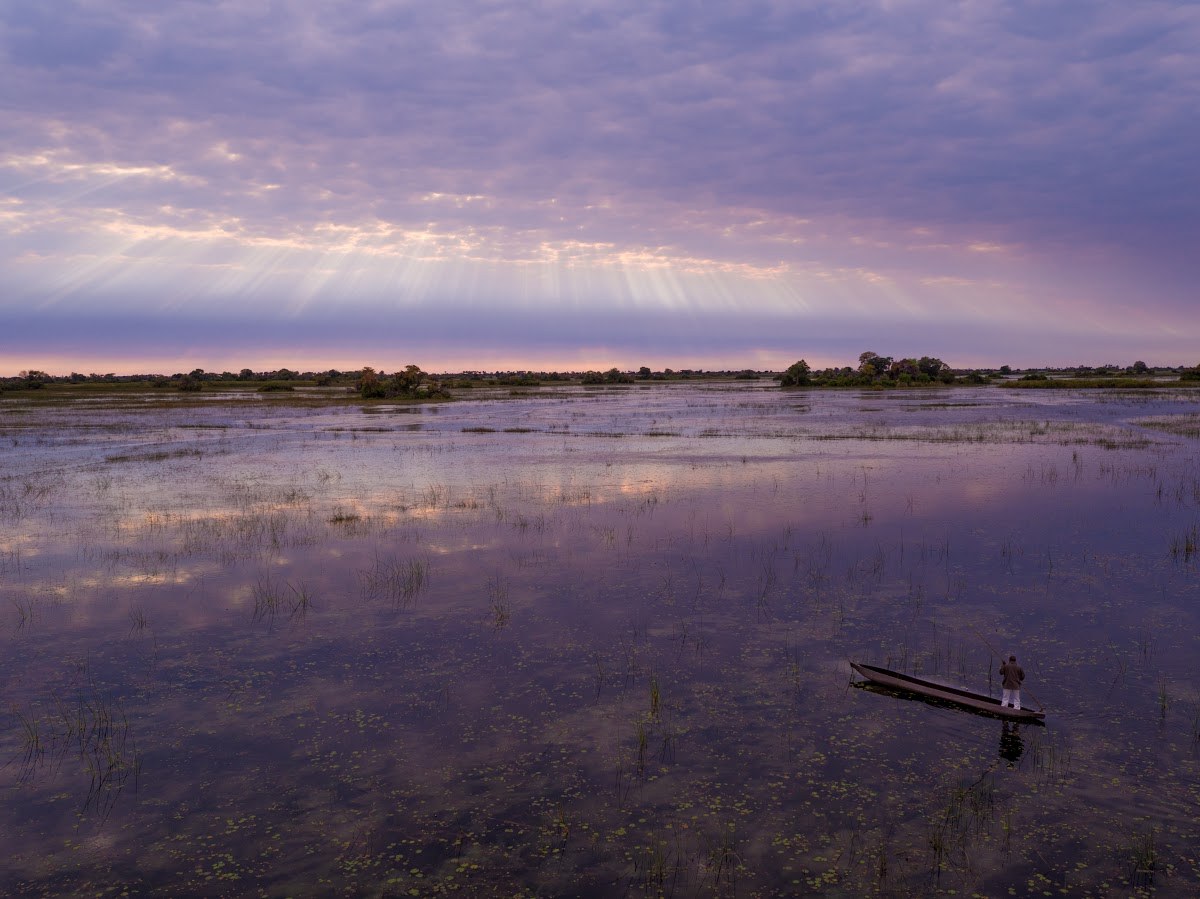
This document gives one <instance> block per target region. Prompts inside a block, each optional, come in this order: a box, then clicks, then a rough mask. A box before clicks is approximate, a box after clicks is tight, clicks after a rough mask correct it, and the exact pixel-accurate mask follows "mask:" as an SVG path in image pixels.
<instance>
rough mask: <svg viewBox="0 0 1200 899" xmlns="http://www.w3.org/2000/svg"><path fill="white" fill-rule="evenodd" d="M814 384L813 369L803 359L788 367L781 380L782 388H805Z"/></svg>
mask: <svg viewBox="0 0 1200 899" xmlns="http://www.w3.org/2000/svg"><path fill="white" fill-rule="evenodd" d="M811 383H812V369H811V368H809V367H808V363H807V362H806V361H805V360H803V359H801V360H800V361H799V362H793V363H792V364H791V365H789V366H788V368H787V371H785V372H784V373H783V377H782V378H780V379H779V386H780V387H805V386H807V385H809V384H811Z"/></svg>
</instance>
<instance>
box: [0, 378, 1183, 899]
mask: <svg viewBox="0 0 1200 899" xmlns="http://www.w3.org/2000/svg"><path fill="white" fill-rule="evenodd" d="M30 399H32V397H31V396H28V395H25V396H22V395H14V394H9V395H6V396H4V397H3V398H2V399H0V639H2V640H3V646H4V653H3V656H2V659H0V684H2V685H3V707H2V708H0V716H2V720H3V727H2V729H0V765H3V767H0V828H2V831H3V833H4V834H5V835H6V840H5V843H6V853H5V856H4V858H3V859H2V860H0V892H3V893H5V894H43V893H54V894H58V893H63V894H88V895H93V894H109V893H119V892H120V890H121V888H123V887H128V888H130V889H131V891H133V892H140V893H154V892H157V893H160V894H162V895H178V894H179V893H199V894H208V895H242V894H246V895H254V894H264V895H295V894H310V895H312V894H317V895H340V894H364V895H410V894H411V895H437V894H443V893H458V894H462V895H471V894H503V895H514V894H522V895H523V894H537V895H555V896H557V895H584V896H587V895H594V896H601V895H613V894H634V895H642V894H649V895H658V894H666V895H677V896H692V895H739V896H754V895H783V894H789V893H795V892H823V893H826V894H830V895H847V896H858V895H865V894H877V895H897V896H905V895H930V894H934V893H938V892H945V893H951V892H957V893H958V894H964V893H965V894H971V893H972V892H977V893H980V894H984V895H998V894H1008V893H1009V890H1010V889H1011V890H1012V891H1013V893H1015V894H1016V895H1026V894H1036V895H1042V894H1044V893H1045V892H1047V891H1048V892H1049V894H1052V895H1057V894H1062V893H1064V892H1065V893H1067V894H1071V895H1097V896H1099V895H1110V894H1117V895H1130V894H1135V893H1147V894H1148V893H1151V892H1153V893H1154V894H1156V895H1181V896H1183V895H1193V894H1195V893H1196V892H1197V891H1198V890H1200V850H1198V848H1197V847H1200V824H1198V823H1197V813H1198V811H1200V679H1198V676H1197V674H1196V666H1195V658H1196V656H1197V649H1198V648H1200V647H1198V646H1197V643H1198V635H1200V579H1198V576H1197V565H1198V564H1200V555H1197V554H1196V541H1197V527H1198V525H1200V464H1198V462H1197V450H1198V448H1200V439H1198V438H1197V437H1196V436H1195V435H1196V434H1197V433H1198V432H1200V395H1197V394H1194V393H1186V392H1176V393H1172V392H1165V391H1164V392H1160V393H1156V394H1154V395H1151V394H1148V393H1144V392H1143V393H1138V394H1134V395H1129V394H1106V395H1100V394H1098V393H1048V392H1029V391H1025V392H1013V391H1007V390H1003V389H999V388H980V389H955V390H946V391H923V392H914V393H907V394H904V393H888V394H878V393H859V392H814V393H784V392H782V391H779V390H778V389H777V388H775V387H774V386H773V385H770V384H769V383H767V382H762V383H759V384H744V383H743V384H738V385H703V386H696V385H686V384H683V385H653V386H651V387H646V388H643V387H633V388H624V389H615V390H599V391H594V390H582V389H580V390H575V391H572V390H565V391H558V392H546V393H531V394H529V395H527V396H518V397H508V396H504V397H500V396H494V397H489V396H488V395H486V394H478V395H476V396H475V397H474V398H472V399H470V400H468V401H463V402H457V403H454V404H450V405H441V406H436V407H435V406H430V407H425V408H416V409H414V408H401V407H373V408H371V409H366V410H364V409H359V408H336V407H321V406H314V407H311V408H310V407H303V406H297V405H295V404H291V405H289V404H288V403H287V401H283V402H279V401H273V400H271V399H269V398H260V397H249V398H243V399H240V400H236V401H235V400H233V399H228V398H227V401H221V400H220V399H219V398H217V397H214V396H211V395H209V396H201V397H200V398H197V399H194V400H193V399H185V398H173V397H172V398H166V399H168V400H169V402H168V403H167V404H166V405H165V406H164V405H163V402H162V401H163V399H164V398H163V397H162V396H160V395H158V394H155V395H153V396H149V397H148V398H147V399H146V400H145V401H141V400H133V401H131V400H122V401H120V402H108V403H104V402H100V403H84V402H80V403H77V404H74V405H71V406H65V407H64V406H53V405H45V404H43V405H36V404H34V405H31V404H30ZM1010 651H1011V652H1015V653H1017V654H1018V655H1019V657H1020V659H1021V661H1022V663H1023V665H1024V666H1025V669H1026V671H1027V672H1028V680H1027V682H1026V685H1027V690H1026V691H1025V693H1024V701H1025V703H1026V704H1029V705H1034V706H1037V705H1043V706H1044V707H1045V708H1046V710H1047V725H1046V726H1045V727H1036V726H1029V725H1026V726H1024V727H1020V728H1015V729H1014V728H1012V727H1011V726H1006V725H1004V724H1002V723H1001V722H1000V721H997V720H993V719H990V718H985V717H977V716H973V715H970V714H967V713H963V712H958V711H952V710H947V709H942V708H936V707H933V706H930V705H926V704H924V703H920V702H911V701H905V700H903V699H898V698H895V697H892V696H886V695H879V694H876V693H873V692H870V691H868V690H863V689H855V688H853V687H851V686H850V682H851V680H852V678H851V670H850V667H849V664H848V660H851V659H855V660H859V659H861V660H863V661H868V662H873V663H877V664H884V665H889V666H891V667H897V668H903V669H905V670H908V671H913V672H918V673H926V674H934V675H937V676H939V677H942V678H944V679H946V680H947V681H949V682H953V683H962V684H965V685H968V686H972V687H975V688H979V689H989V688H990V689H993V690H995V691H998V689H999V682H998V678H997V677H996V676H995V675H994V674H993V673H992V672H993V670H994V669H995V668H996V666H997V665H998V664H999V660H998V657H997V655H996V653H1004V654H1007V653H1008V652H1010Z"/></svg>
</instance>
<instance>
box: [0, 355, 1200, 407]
mask: <svg viewBox="0 0 1200 899" xmlns="http://www.w3.org/2000/svg"><path fill="white" fill-rule="evenodd" d="M1155 372H1162V373H1168V372H1169V373H1174V374H1177V375H1178V376H1179V378H1180V379H1181V380H1185V381H1200V364H1197V365H1195V366H1191V367H1187V366H1175V367H1159V368H1151V367H1150V366H1148V365H1147V364H1146V363H1145V362H1143V361H1141V360H1138V361H1136V362H1134V363H1133V364H1132V365H1129V366H1124V367H1122V366H1118V365H1114V364H1106V365H1100V366H1087V365H1076V366H1066V367H1063V368H1039V369H1031V370H1020V369H1013V368H1011V367H1010V366H1008V365H1001V366H1000V367H999V368H996V369H966V370H964V369H954V368H951V367H950V366H949V365H948V364H947V363H945V362H943V361H942V360H941V359H939V358H937V357H934V356H921V357H919V358H918V357H894V356H884V355H881V354H879V353H876V352H873V351H870V350H868V351H866V352H863V353H860V354H859V357H858V365H857V367H851V366H843V367H840V368H839V367H830V368H825V369H821V370H816V369H813V368H812V367H811V366H809V364H808V362H807V361H805V360H804V359H800V360H799V361H797V362H795V363H793V364H792V365H791V366H789V367H788V368H787V369H786V370H784V371H783V372H782V373H776V372H771V371H756V370H753V369H741V370H736V371H730V370H724V371H705V370H704V369H680V370H675V369H671V368H664V369H662V370H659V371H654V370H652V369H651V368H650V367H649V366H646V365H643V366H641V367H640V368H638V369H637V370H636V371H635V370H622V369H619V368H616V367H613V368H610V369H608V370H607V371H603V372H601V371H593V370H588V371H574V372H558V371H527V370H519V371H497V372H486V371H475V370H468V371H463V372H457V373H443V374H430V373H427V372H425V371H422V369H421V368H420V367H419V366H417V365H412V364H410V365H407V366H406V367H405V368H403V369H400V370H398V371H396V372H393V373H392V374H390V375H389V374H388V373H387V372H385V371H383V370H382V369H381V370H378V371H377V370H376V369H375V368H373V367H371V366H364V367H363V368H361V369H352V370H348V371H341V370H338V369H327V370H324V371H303V372H302V371H294V370H292V369H288V368H279V369H274V370H268V371H254V370H253V369H250V368H243V369H241V370H240V371H238V372H230V371H224V372H220V373H218V372H208V371H205V370H204V369H202V368H195V369H192V370H191V371H189V372H177V373H175V374H171V375H164V374H130V375H117V374H114V373H112V372H109V373H105V374H96V373H92V374H86V375H85V374H81V373H79V372H71V373H70V374H69V375H51V374H48V373H46V372H44V371H38V370H34V369H30V370H26V371H22V372H20V373H19V374H18V375H17V376H16V377H7V378H5V377H0V392H2V391H5V390H36V389H39V388H42V387H45V386H48V385H59V384H148V385H150V386H152V387H156V388H175V389H177V390H180V391H183V392H194V391H199V390H202V389H203V388H204V385H205V384H209V383H212V384H234V383H243V384H248V383H258V384H260V386H259V387H258V388H257V389H258V390H261V391H271V390H290V389H294V387H293V385H296V384H305V385H315V386H319V387H330V386H343V387H345V388H346V389H347V390H348V391H350V392H353V393H357V394H359V395H360V396H362V397H364V398H367V399H375V398H387V397H397V396H413V395H422V394H423V395H428V396H430V397H438V396H445V395H446V394H447V391H448V389H450V388H471V387H474V386H477V385H481V384H482V385H485V386H508V387H532V386H537V385H538V384H542V383H555V382H561V383H568V382H578V383H581V384H584V385H616V384H632V383H636V382H639V381H640V382H645V381H670V380H689V379H692V378H723V379H728V378H732V379H742V380H758V379H761V378H764V377H773V378H775V380H777V381H778V382H779V383H780V385H781V386H782V387H879V386H884V387H886V386H914V385H921V384H930V385H933V384H954V383H959V384H963V383H968V384H969V383H976V384H982V383H987V382H989V381H991V380H994V379H998V378H1005V379H1011V378H1012V377H1013V376H1014V375H1015V376H1017V377H1018V378H1019V380H1022V381H1038V380H1049V376H1050V375H1055V376H1056V377H1060V378H1061V377H1072V378H1076V379H1084V378H1093V379H1096V378H1100V379H1111V378H1118V377H1128V376H1134V377H1145V376H1149V375H1152V374H1154V373H1155ZM1031 386H1032V385H1031Z"/></svg>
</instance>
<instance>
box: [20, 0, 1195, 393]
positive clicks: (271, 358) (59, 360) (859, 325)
mask: <svg viewBox="0 0 1200 899" xmlns="http://www.w3.org/2000/svg"><path fill="white" fill-rule="evenodd" d="M1197 48H1200V4H1197V3H1195V2H1158V0H1138V2H1136V3H1130V2H1128V0H1121V2H1110V0H1085V2H1077V0H1054V2H1050V0H1013V2H989V0H968V2H952V0H894V2H863V0H829V2H824V0H815V2H805V0H790V2H784V0H738V2H736V3H730V2H728V0H721V2H708V0H693V2H687V3H684V2H673V0H561V2H558V0H527V2H515V0H509V2H503V0H464V2H455V0H440V2H432V0H422V2H387V0H378V2H373V0H322V2H316V0H303V2H299V0H175V2H170V3H163V2H161V0H55V2H45V0H0V375H8V376H11V375H14V374H16V373H17V372H18V371H20V370H24V369H38V370H43V371H48V372H50V373H52V374H65V373H67V372H69V371H81V372H84V373H90V372H109V371H112V372H117V373H134V372H166V373H171V372H175V371H190V370H191V369H193V368H197V367H200V368H204V369H206V370H209V371H223V370H231V371H238V370H240V369H241V368H244V367H249V368H252V369H255V370H267V369H273V368H277V367H283V366H286V367H289V368H293V369H299V370H324V369H327V368H338V369H342V370H349V369H355V368H360V367H362V366H364V365H372V366H374V367H376V368H381V369H383V370H387V371H391V370H395V369H397V368H402V367H403V366H404V365H406V364H409V363H413V364H417V365H420V366H421V367H422V368H423V369H425V370H427V371H432V372H438V371H458V370H463V369H482V370H489V371H490V370H512V369H533V370H584V369H589V368H591V369H608V368H610V367H614V366H615V367H618V368H622V369H632V368H637V367H639V366H641V365H648V366H650V367H651V368H653V369H655V370H658V369H661V368H676V369H678V368H699V369H743V368H754V369H782V368H785V367H786V366H788V365H790V364H791V363H792V362H795V361H796V360H797V359H800V358H805V359H806V360H807V361H808V362H809V363H810V364H812V365H813V366H814V367H825V366H827V365H838V366H840V365H848V364H849V365H853V364H857V358H858V355H859V353H860V352H862V351H864V350H870V351H873V352H877V353H880V354H881V355H891V356H921V355H931V356H937V357H939V358H941V359H943V360H945V361H946V362H947V363H949V364H950V365H952V366H955V367H975V366H978V367H983V366H999V365H1001V364H1010V365H1013V366H1014V367H1033V366H1042V365H1055V366H1059V365H1061V366H1066V365H1076V364H1087V365H1100V364H1109V363H1111V364H1119V365H1130V364H1132V363H1133V362H1134V361H1135V360H1143V361H1146V362H1147V363H1149V364H1151V365H1184V364H1186V365H1195V364H1197V363H1200V297H1198V295H1197V284H1198V283H1200V163H1198V162H1197V160H1200V50H1198V49H1197Z"/></svg>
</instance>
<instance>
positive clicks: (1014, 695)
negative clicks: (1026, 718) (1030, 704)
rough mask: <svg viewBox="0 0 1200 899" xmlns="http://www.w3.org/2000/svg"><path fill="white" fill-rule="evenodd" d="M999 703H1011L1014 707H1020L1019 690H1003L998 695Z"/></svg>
mask: <svg viewBox="0 0 1200 899" xmlns="http://www.w3.org/2000/svg"><path fill="white" fill-rule="evenodd" d="M1000 705H1011V706H1012V707H1013V708H1014V709H1019V708H1020V707H1021V691H1020V690H1004V691H1003V695H1001V697H1000Z"/></svg>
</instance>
